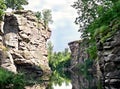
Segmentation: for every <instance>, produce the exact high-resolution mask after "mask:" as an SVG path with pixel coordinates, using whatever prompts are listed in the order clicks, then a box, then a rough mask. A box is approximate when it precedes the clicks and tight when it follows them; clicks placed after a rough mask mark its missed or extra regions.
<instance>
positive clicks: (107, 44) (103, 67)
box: [69, 30, 120, 89]
mask: <svg viewBox="0 0 120 89" xmlns="http://www.w3.org/2000/svg"><path fill="white" fill-rule="evenodd" d="M108 33H109V32H108ZM119 38H120V30H116V32H114V33H113V34H112V36H111V37H109V38H107V39H106V40H105V41H104V42H101V38H99V37H96V42H97V44H96V45H97V49H98V51H97V54H98V56H97V60H95V61H94V63H93V67H92V66H91V67H90V68H88V69H87V71H88V72H89V73H90V74H92V76H93V79H92V80H91V81H90V85H89V82H88V80H86V78H85V76H83V75H84V73H83V74H82V75H81V74H79V75H76V74H73V75H72V84H73V89H83V88H81V87H80V86H83V87H84V86H85V88H88V87H86V86H95V84H97V82H98V83H99V81H98V80H100V83H102V86H101V88H100V89H119V88H120V86H119V84H120V39H119ZM81 44H82V45H81ZM85 44H86V43H85ZM69 46H70V49H71V67H70V70H71V69H72V70H73V71H74V70H75V69H76V68H81V65H84V64H85V61H86V59H89V55H88V54H87V53H86V51H85V49H86V48H87V46H86V45H84V42H83V41H74V42H71V43H69ZM87 66H88V65H87ZM79 70H81V69H79ZM84 71H86V69H84ZM84 71H83V72H84ZM87 75H88V74H87ZM79 77H80V78H79ZM83 80H84V82H83ZM79 85H80V86H79ZM97 85H98V84H97ZM92 89H96V88H95V87H94V88H92Z"/></svg>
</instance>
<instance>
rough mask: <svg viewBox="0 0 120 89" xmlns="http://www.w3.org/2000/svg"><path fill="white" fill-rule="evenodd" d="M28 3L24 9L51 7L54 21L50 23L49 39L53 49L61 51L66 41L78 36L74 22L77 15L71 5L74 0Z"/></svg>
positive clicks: (35, 0) (37, 0) (44, 0)
mask: <svg viewBox="0 0 120 89" xmlns="http://www.w3.org/2000/svg"><path fill="white" fill-rule="evenodd" d="M28 1H29V5H27V6H25V9H29V10H33V11H42V10H43V9H51V10H52V17H53V21H54V23H53V24H51V25H50V28H51V30H52V36H51V39H50V40H51V41H52V43H53V45H54V51H62V50H64V48H66V47H68V43H69V42H71V41H74V40H78V39H79V38H80V33H79V32H78V31H77V30H78V26H76V25H75V24H74V20H75V17H76V16H77V14H76V10H75V9H74V8H72V7H71V5H72V4H73V2H74V1H76V0H28Z"/></svg>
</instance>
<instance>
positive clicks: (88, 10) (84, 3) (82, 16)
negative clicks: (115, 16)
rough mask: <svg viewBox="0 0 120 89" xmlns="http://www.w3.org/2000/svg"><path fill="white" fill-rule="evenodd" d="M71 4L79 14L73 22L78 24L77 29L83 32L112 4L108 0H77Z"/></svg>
mask: <svg viewBox="0 0 120 89" xmlns="http://www.w3.org/2000/svg"><path fill="white" fill-rule="evenodd" d="M72 6H73V7H74V8H75V9H76V10H77V13H78V15H79V16H78V17H77V18H76V20H75V23H76V24H78V25H79V26H80V28H79V31H81V32H84V30H86V29H87V28H88V26H89V25H90V24H91V23H92V22H93V21H94V20H95V19H96V18H98V17H100V16H101V15H103V14H104V13H105V12H106V11H107V10H108V9H109V8H110V7H111V6H112V3H111V1H110V0H77V1H76V2H74V4H73V5H72Z"/></svg>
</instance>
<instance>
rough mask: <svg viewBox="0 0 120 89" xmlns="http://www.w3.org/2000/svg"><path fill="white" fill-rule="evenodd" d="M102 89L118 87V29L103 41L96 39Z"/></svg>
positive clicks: (119, 45)
mask: <svg viewBox="0 0 120 89" xmlns="http://www.w3.org/2000/svg"><path fill="white" fill-rule="evenodd" d="M97 47H98V59H99V65H100V70H101V72H102V79H103V84H104V89H119V88H120V85H119V84H120V30H118V31H117V32H116V33H115V34H114V35H113V36H112V37H110V38H108V39H106V41H105V42H104V43H101V42H100V40H99V39H98V40H97Z"/></svg>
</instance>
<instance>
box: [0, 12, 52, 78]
mask: <svg viewBox="0 0 120 89" xmlns="http://www.w3.org/2000/svg"><path fill="white" fill-rule="evenodd" d="M0 27H1V28H0V65H1V67H3V68H5V69H7V70H9V71H12V72H14V73H19V72H20V73H25V75H27V77H28V78H31V77H32V78H33V79H37V78H38V77H42V76H44V79H45V80H47V79H48V75H49V74H50V73H51V70H50V67H49V65H48V59H47V48H46V42H47V40H48V39H49V38H50V35H51V31H50V29H49V28H48V27H46V26H45V25H44V24H43V23H42V21H38V19H37V18H36V16H35V14H34V13H33V12H32V11H15V12H12V13H6V14H5V16H4V21H3V22H1V24H0ZM45 76H46V77H45Z"/></svg>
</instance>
